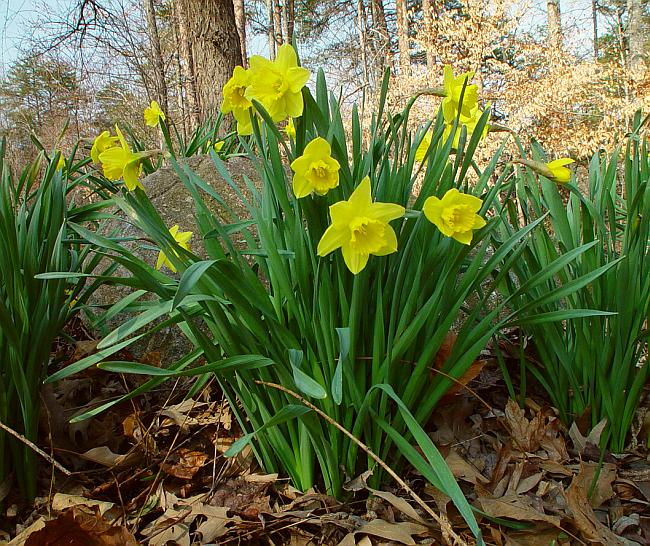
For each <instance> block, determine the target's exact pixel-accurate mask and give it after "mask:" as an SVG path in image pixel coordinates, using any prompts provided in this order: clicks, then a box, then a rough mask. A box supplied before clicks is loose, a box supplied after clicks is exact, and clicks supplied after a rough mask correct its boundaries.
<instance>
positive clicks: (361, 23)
mask: <svg viewBox="0 0 650 546" xmlns="http://www.w3.org/2000/svg"><path fill="white" fill-rule="evenodd" d="M357 31H358V32H359V51H360V53H361V70H362V73H363V85H364V87H366V86H367V85H368V82H369V81H370V78H369V75H368V57H367V51H368V49H367V42H368V40H367V38H368V34H367V32H366V9H365V6H364V5H363V0H357Z"/></svg>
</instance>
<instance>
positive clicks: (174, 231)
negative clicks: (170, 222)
mask: <svg viewBox="0 0 650 546" xmlns="http://www.w3.org/2000/svg"><path fill="white" fill-rule="evenodd" d="M178 230H179V227H178V225H175V226H173V227H171V228H169V233H170V234H171V236H172V237H173V238H174V241H176V242H177V243H178V246H180V247H181V248H183V249H185V250H189V249H190V245H189V240H190V239H191V238H192V232H191V231H178ZM163 265H166V266H167V267H168V268H169V269H170V270H171V271H172V272H173V273H176V267H174V264H173V263H172V262H171V261H170V260H169V258H168V257H167V255H166V254H165V253H164V252H163V251H162V250H161V251H160V253H159V254H158V261H157V262H156V269H160V268H161V267H162V266H163Z"/></svg>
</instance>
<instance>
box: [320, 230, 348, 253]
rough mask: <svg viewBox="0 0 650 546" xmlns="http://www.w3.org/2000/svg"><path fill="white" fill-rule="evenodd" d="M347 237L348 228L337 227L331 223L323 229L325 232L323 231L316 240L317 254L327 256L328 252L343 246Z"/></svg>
mask: <svg viewBox="0 0 650 546" xmlns="http://www.w3.org/2000/svg"><path fill="white" fill-rule="evenodd" d="M349 238H350V234H349V230H345V229H339V228H337V227H336V226H334V225H331V226H330V227H328V228H327V229H326V230H325V233H323V236H322V237H321V239H320V241H319V242H318V249H317V250H316V253H317V254H318V255H319V256H327V255H328V254H329V253H330V252H333V251H335V250H336V249H337V248H340V247H341V246H343V244H344V243H345V241H347V240H348V239H349Z"/></svg>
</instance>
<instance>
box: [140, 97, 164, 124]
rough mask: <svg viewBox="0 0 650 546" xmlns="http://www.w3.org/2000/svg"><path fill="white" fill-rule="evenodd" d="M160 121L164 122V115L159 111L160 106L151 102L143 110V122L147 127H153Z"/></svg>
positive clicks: (153, 101)
mask: <svg viewBox="0 0 650 546" xmlns="http://www.w3.org/2000/svg"><path fill="white" fill-rule="evenodd" d="M160 120H162V121H165V113H164V112H163V111H162V110H161V108H160V105H159V104H158V103H157V102H156V101H155V100H152V101H151V104H150V105H149V106H148V107H147V108H145V109H144V122H145V123H146V124H147V125H148V126H149V127H155V126H156V125H158V124H159V123H160Z"/></svg>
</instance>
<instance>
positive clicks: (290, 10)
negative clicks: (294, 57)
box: [284, 0, 296, 44]
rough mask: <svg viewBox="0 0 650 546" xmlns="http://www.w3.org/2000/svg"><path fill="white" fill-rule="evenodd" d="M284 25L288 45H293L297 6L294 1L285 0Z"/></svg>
mask: <svg viewBox="0 0 650 546" xmlns="http://www.w3.org/2000/svg"><path fill="white" fill-rule="evenodd" d="M284 23H285V26H286V36H287V43H289V44H292V43H293V33H294V27H295V24H296V6H295V2H294V0H284Z"/></svg>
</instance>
